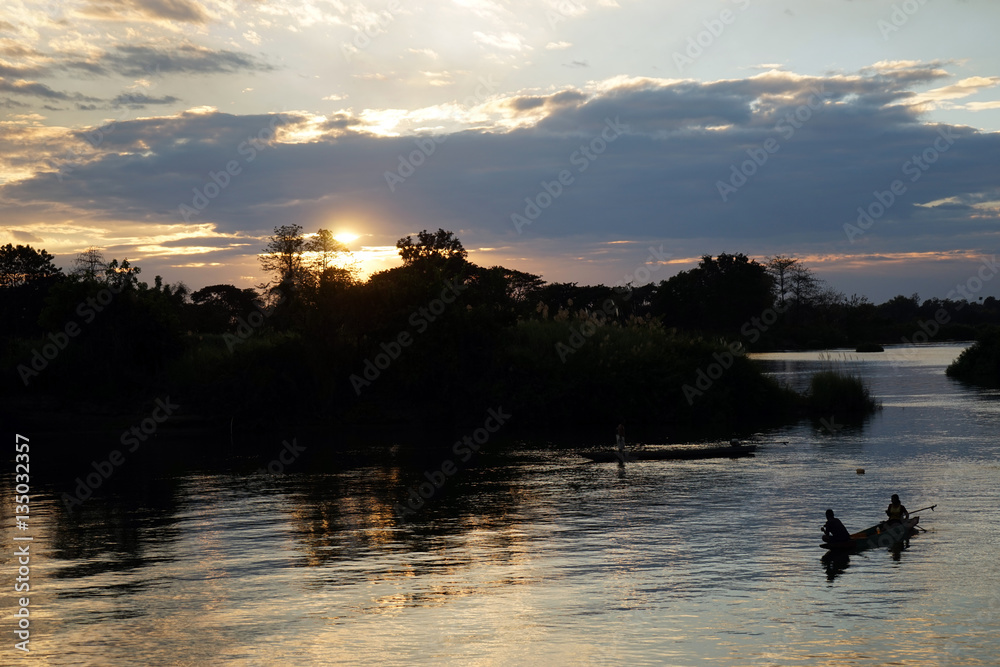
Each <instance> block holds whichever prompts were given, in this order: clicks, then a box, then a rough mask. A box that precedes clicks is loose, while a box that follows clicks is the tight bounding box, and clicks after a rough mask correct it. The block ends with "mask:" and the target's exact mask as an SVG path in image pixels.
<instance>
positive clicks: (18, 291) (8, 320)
mask: <svg viewBox="0 0 1000 667" xmlns="http://www.w3.org/2000/svg"><path fill="white" fill-rule="evenodd" d="M52 259H53V257H52V255H50V254H49V253H47V252H45V250H35V249H34V248H32V247H31V246H22V245H19V246H13V245H11V244H9V243H8V244H7V245H5V246H3V247H0V312H2V313H3V317H0V334H2V335H22V336H26V335H31V334H34V333H37V332H39V331H40V328H39V326H38V318H39V316H40V315H41V312H42V310H43V308H44V304H45V299H46V297H47V296H48V294H49V293H50V291H51V290H52V287H53V286H54V285H56V284H58V283H59V282H61V281H62V278H63V274H62V271H61V270H60V269H59V268H57V267H56V266H55V265H54V264H52Z"/></svg>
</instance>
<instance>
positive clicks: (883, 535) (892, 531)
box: [820, 516, 920, 551]
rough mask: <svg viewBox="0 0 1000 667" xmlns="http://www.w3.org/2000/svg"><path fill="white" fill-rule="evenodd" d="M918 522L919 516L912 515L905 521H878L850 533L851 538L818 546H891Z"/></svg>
mask: <svg viewBox="0 0 1000 667" xmlns="http://www.w3.org/2000/svg"><path fill="white" fill-rule="evenodd" d="M919 522H920V517H919V516H914V517H910V518H909V519H906V520H905V521H900V522H894V523H880V524H877V525H875V526H872V527H871V528H866V529H865V530H861V531H858V532H856V533H852V534H851V539H850V540H848V541H845V542H832V543H831V542H824V543H823V544H821V545H820V546H821V547H823V548H824V549H830V550H831V551H860V550H862V549H873V548H875V547H892V546H893V545H896V544H898V543H899V542H902V541H903V540H905V539H906V538H907V537H909V536H910V535H912V534H913V531H914V530H916V528H917V523H919Z"/></svg>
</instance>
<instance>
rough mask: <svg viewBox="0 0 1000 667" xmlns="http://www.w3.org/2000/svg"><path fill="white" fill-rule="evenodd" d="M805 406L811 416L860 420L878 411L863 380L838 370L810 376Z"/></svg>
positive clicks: (877, 403)
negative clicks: (858, 418)
mask: <svg viewBox="0 0 1000 667" xmlns="http://www.w3.org/2000/svg"><path fill="white" fill-rule="evenodd" d="M806 407H807V408H808V410H809V412H810V413H812V414H814V415H833V416H837V417H847V418H849V417H855V418H857V417H863V416H865V415H869V414H871V413H873V412H875V411H876V410H878V409H879V407H880V405H879V402H878V401H876V400H875V399H874V398H873V397H872V395H871V391H870V390H869V388H868V385H866V384H865V382H864V380H862V379H861V378H860V377H857V376H855V375H848V374H846V373H842V372H840V371H834V370H828V371H820V372H818V373H816V374H815V375H813V376H812V379H811V380H810V382H809V391H808V393H807V394H806Z"/></svg>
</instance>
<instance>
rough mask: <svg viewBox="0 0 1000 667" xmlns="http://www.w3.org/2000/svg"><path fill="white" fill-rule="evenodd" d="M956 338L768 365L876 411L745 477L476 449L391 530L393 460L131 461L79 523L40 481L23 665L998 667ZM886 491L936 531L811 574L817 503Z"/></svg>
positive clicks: (996, 501) (985, 424)
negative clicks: (254, 466)
mask: <svg viewBox="0 0 1000 667" xmlns="http://www.w3.org/2000/svg"><path fill="white" fill-rule="evenodd" d="M963 347H964V346H961V345H938V346H923V347H919V348H905V349H904V348H892V349H889V350H888V351H887V352H886V353H883V354H868V355H861V354H855V353H853V352H834V353H823V354H819V353H778V354H767V355H760V356H759V358H760V359H761V361H762V363H764V364H766V367H767V369H768V370H769V371H770V372H773V373H774V374H775V375H776V376H777V377H779V378H780V379H781V380H782V381H784V382H787V383H788V384H790V385H792V386H795V387H803V386H805V384H806V383H807V381H808V376H809V374H810V373H812V372H814V371H815V370H818V369H821V368H827V367H835V368H840V369H843V370H847V371H849V372H852V373H857V374H859V375H861V376H862V377H863V378H865V379H866V381H867V382H869V384H870V386H871V388H872V391H873V393H874V394H875V395H876V396H877V397H878V398H879V399H880V400H881V401H882V405H883V408H882V410H881V412H880V413H879V414H878V415H876V416H875V417H873V418H872V419H871V420H869V421H868V422H867V423H866V424H864V425H863V426H861V427H848V426H843V427H842V426H841V425H840V424H836V422H835V421H834V422H832V423H831V422H827V423H826V424H822V423H817V424H813V423H811V422H803V423H800V424H797V425H794V426H790V427H786V428H782V429H778V430H775V431H772V432H767V433H762V434H759V436H758V437H757V441H758V442H759V444H760V449H759V451H758V454H757V456H755V457H753V458H748V459H738V460H707V461H659V462H642V463H635V464H630V465H628V466H626V467H619V466H618V465H616V464H591V463H585V462H584V460H583V459H581V458H579V457H578V456H575V455H574V454H573V453H572V452H570V451H567V450H564V449H558V448H552V447H545V446H541V445H540V444H539V443H501V442H498V441H497V442H494V441H491V442H490V443H488V445H487V446H484V449H483V453H482V455H481V456H480V457H479V461H478V462H479V465H478V466H476V467H464V468H462V469H461V470H460V471H459V472H458V473H457V474H456V475H455V476H454V477H452V478H450V479H449V480H448V481H447V483H446V485H445V487H444V488H443V489H441V490H440V491H438V492H437V493H436V495H435V496H434V497H432V498H431V499H429V500H428V501H427V502H426V504H425V505H424V506H423V507H422V508H421V509H420V510H419V511H417V513H416V514H415V515H414V516H411V517H407V518H406V519H401V518H400V517H399V516H397V513H396V512H395V511H394V510H393V506H394V505H395V504H396V503H398V502H401V501H404V500H405V498H406V495H407V493H408V488H409V487H410V486H411V485H415V484H419V483H420V482H421V481H422V480H423V472H424V470H423V469H422V468H420V467H419V466H417V467H415V466H414V465H413V464H411V463H405V462H404V459H403V457H401V456H396V457H393V455H392V454H391V453H386V454H385V456H384V457H382V458H380V459H378V461H377V462H375V463H370V464H366V465H360V466H352V467H348V468H345V469H339V467H338V466H336V465H330V466H327V469H324V470H320V471H317V470H311V471H309V472H306V471H298V472H297V471H295V467H294V466H289V469H288V472H287V473H286V474H283V475H277V476H274V475H262V474H257V473H252V474H240V473H237V472H234V471H231V470H219V469H213V470H199V469H196V468H194V467H189V468H188V469H186V470H181V471H178V472H170V473H164V472H162V471H159V470H157V469H156V468H155V467H148V466H147V467H142V466H139V465H137V466H136V467H135V469H133V470H131V471H129V470H127V469H126V468H125V467H123V468H122V470H121V473H122V475H123V476H124V475H126V474H127V475H129V478H128V481H130V482H132V483H131V484H125V483H122V484H118V485H109V486H108V487H107V489H105V490H103V491H101V492H99V493H97V494H95V496H94V497H93V498H91V499H90V500H88V501H87V502H86V503H84V505H83V506H82V507H80V508H79V509H78V510H77V511H75V512H74V513H73V514H72V515H69V514H67V512H66V510H65V508H64V506H63V504H62V503H61V502H60V501H59V499H58V496H59V494H60V493H61V492H62V491H63V490H65V489H62V488H56V487H55V486H53V485H50V486H48V487H44V486H43V487H41V488H37V489H36V491H35V495H34V497H33V505H32V512H33V513H32V521H33V523H32V534H33V536H34V537H35V540H34V542H33V543H32V549H33V560H32V589H33V590H32V621H33V634H32V642H31V648H32V652H31V655H30V656H29V660H30V661H31V662H32V664H34V663H35V662H37V663H38V664H48V665H119V664H121V665H124V664H145V665H182V664H190V665H206V664H233V665H278V664H300V665H305V664H317V665H324V664H330V665H333V664H345V665H346V664H386V665H404V664H406V665H413V664H427V665H431V664H433V665H438V664H470V665H508V664H511V665H513V664H593V665H612V664H630V665H696V664H715V665H727V666H728V665H810V666H811V665H834V664H836V665H885V664H899V665H995V664H996V662H997V659H996V649H997V647H998V644H1000V640H998V639H997V637H998V636H1000V566H998V565H997V559H996V552H995V547H996V546H997V545H998V544H1000V535H998V532H1000V531H998V528H997V526H998V525H1000V456H998V454H1000V445H998V444H997V433H998V432H1000V403H998V394H997V392H993V391H986V390H978V389H974V388H969V387H966V386H963V385H961V384H960V383H957V382H955V381H952V380H949V379H948V378H947V377H945V375H944V372H943V371H944V367H945V366H946V365H947V364H948V363H949V362H950V361H952V360H953V359H954V358H955V357H956V356H957V354H958V353H959V352H960V351H961V349H962V348H963ZM610 432H611V429H609V433H610ZM610 440H611V436H610V435H609V441H610ZM37 465H38V466H43V465H45V463H44V460H38V461H37ZM53 465H54V463H53ZM858 468H864V470H865V474H863V475H859V474H857V472H856V470H857V469H858ZM137 482H138V483H137ZM3 484H4V486H3V497H2V501H3V509H4V512H5V516H7V517H12V516H13V508H12V498H11V492H12V489H11V488H10V476H5V477H4V482H3ZM892 493H899V494H900V496H901V497H902V499H903V502H904V504H906V505H907V506H908V507H909V508H910V509H916V508H919V507H922V506H925V505H931V504H937V508H936V509H935V510H934V511H933V512H930V511H925V512H923V513H921V525H923V526H924V527H925V528H926V529H927V531H928V532H926V533H922V534H919V535H918V536H916V537H914V538H913V539H912V540H911V541H910V543H909V546H908V547H907V548H906V549H903V550H902V551H899V552H891V551H888V550H872V551H868V552H864V553H862V554H858V555H852V556H850V557H849V559H848V560H847V561H846V562H845V561H838V562H834V563H828V562H825V561H824V560H823V559H822V558H821V557H822V555H823V553H824V552H823V550H822V549H820V548H818V544H819V534H820V531H819V527H820V525H821V524H822V523H823V521H824V517H823V512H824V510H825V509H826V508H827V507H832V508H834V509H835V510H836V512H837V514H838V516H839V517H840V518H842V519H843V521H844V522H845V524H846V525H847V526H848V528H851V529H861V528H864V527H866V526H868V525H871V524H872V523H874V522H875V521H877V520H878V519H879V518H880V517H881V515H882V512H883V511H884V509H885V506H886V505H887V504H888V502H889V496H890V495H891V494H892ZM5 525H6V526H7V527H8V529H7V531H6V535H7V536H8V538H7V543H8V544H12V542H11V536H13V534H14V531H13V529H12V528H11V523H10V522H8V523H7V524H5ZM11 551H12V549H4V550H3V556H2V571H3V572H4V573H7V574H5V575H4V576H5V577H6V578H8V579H10V578H12V577H11V575H10V573H12V572H13V565H12V560H11V558H10V555H11ZM3 588H4V590H5V591H9V589H10V587H9V586H7V585H6V584H5V585H4V587H3ZM4 596H5V597H4V598H3V604H4V612H5V621H4V623H5V627H6V628H8V629H10V628H12V627H13V624H12V622H11V617H10V613H9V612H10V610H12V609H13V608H14V607H13V601H12V599H11V597H10V593H8V592H5V593H4ZM4 636H6V637H10V636H12V633H10V632H5V633H4ZM12 643H13V642H12V641H10V640H8V645H6V646H3V647H2V649H0V655H3V656H4V659H3V661H2V662H3V663H4V664H9V663H11V662H12V660H8V658H19V657H21V656H18V655H17V654H16V653H17V652H15V651H13V649H12Z"/></svg>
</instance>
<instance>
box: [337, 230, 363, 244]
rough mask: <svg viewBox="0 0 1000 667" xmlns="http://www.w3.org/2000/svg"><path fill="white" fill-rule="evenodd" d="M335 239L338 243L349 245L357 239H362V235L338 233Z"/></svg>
mask: <svg viewBox="0 0 1000 667" xmlns="http://www.w3.org/2000/svg"><path fill="white" fill-rule="evenodd" d="M333 238H335V239H337V240H338V241H340V242H341V243H343V244H344V245H347V244H348V243H350V242H351V241H354V240H355V239H359V238H361V235H360V234H352V233H351V232H338V233H336V234H334V235H333Z"/></svg>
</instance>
